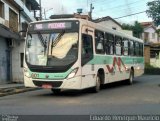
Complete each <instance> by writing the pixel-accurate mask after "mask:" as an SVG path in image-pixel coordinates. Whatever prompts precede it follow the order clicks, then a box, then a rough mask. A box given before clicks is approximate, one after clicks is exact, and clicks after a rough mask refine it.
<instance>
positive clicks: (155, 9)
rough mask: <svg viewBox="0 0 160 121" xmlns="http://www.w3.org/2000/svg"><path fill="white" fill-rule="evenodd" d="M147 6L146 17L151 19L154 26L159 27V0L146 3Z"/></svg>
mask: <svg viewBox="0 0 160 121" xmlns="http://www.w3.org/2000/svg"><path fill="white" fill-rule="evenodd" d="M147 6H148V7H149V8H148V10H147V11H146V13H147V15H148V17H151V18H152V19H153V21H154V23H155V25H156V26H158V25H160V0H154V1H152V2H148V3H147Z"/></svg>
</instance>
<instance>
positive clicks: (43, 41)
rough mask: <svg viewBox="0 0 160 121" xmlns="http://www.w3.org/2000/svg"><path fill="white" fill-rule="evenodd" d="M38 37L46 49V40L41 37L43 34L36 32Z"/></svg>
mask: <svg viewBox="0 0 160 121" xmlns="http://www.w3.org/2000/svg"><path fill="white" fill-rule="evenodd" d="M38 38H39V40H40V41H41V44H42V45H43V47H44V48H45V49H46V48H47V46H46V42H45V40H44V38H43V36H42V34H41V33H40V32H38Z"/></svg>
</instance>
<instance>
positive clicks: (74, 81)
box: [25, 76, 81, 90]
mask: <svg viewBox="0 0 160 121" xmlns="http://www.w3.org/2000/svg"><path fill="white" fill-rule="evenodd" d="M25 86H26V87H42V88H53V89H76V90H80V89H81V77H80V76H77V77H74V78H70V79H64V80H44V79H31V78H30V79H28V83H27V82H26V83H25Z"/></svg>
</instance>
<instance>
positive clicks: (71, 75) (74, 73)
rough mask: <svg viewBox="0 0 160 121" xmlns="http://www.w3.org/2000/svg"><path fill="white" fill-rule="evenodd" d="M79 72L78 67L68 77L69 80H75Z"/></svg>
mask: <svg viewBox="0 0 160 121" xmlns="http://www.w3.org/2000/svg"><path fill="white" fill-rule="evenodd" d="M77 71H78V67H77V68H75V69H73V71H72V72H71V73H70V74H69V75H68V77H67V78H73V77H74V76H75V75H76V73H77Z"/></svg>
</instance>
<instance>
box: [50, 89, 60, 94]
mask: <svg viewBox="0 0 160 121" xmlns="http://www.w3.org/2000/svg"><path fill="white" fill-rule="evenodd" d="M51 91H52V92H53V94H55V95H58V94H59V93H60V92H61V89H51Z"/></svg>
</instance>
